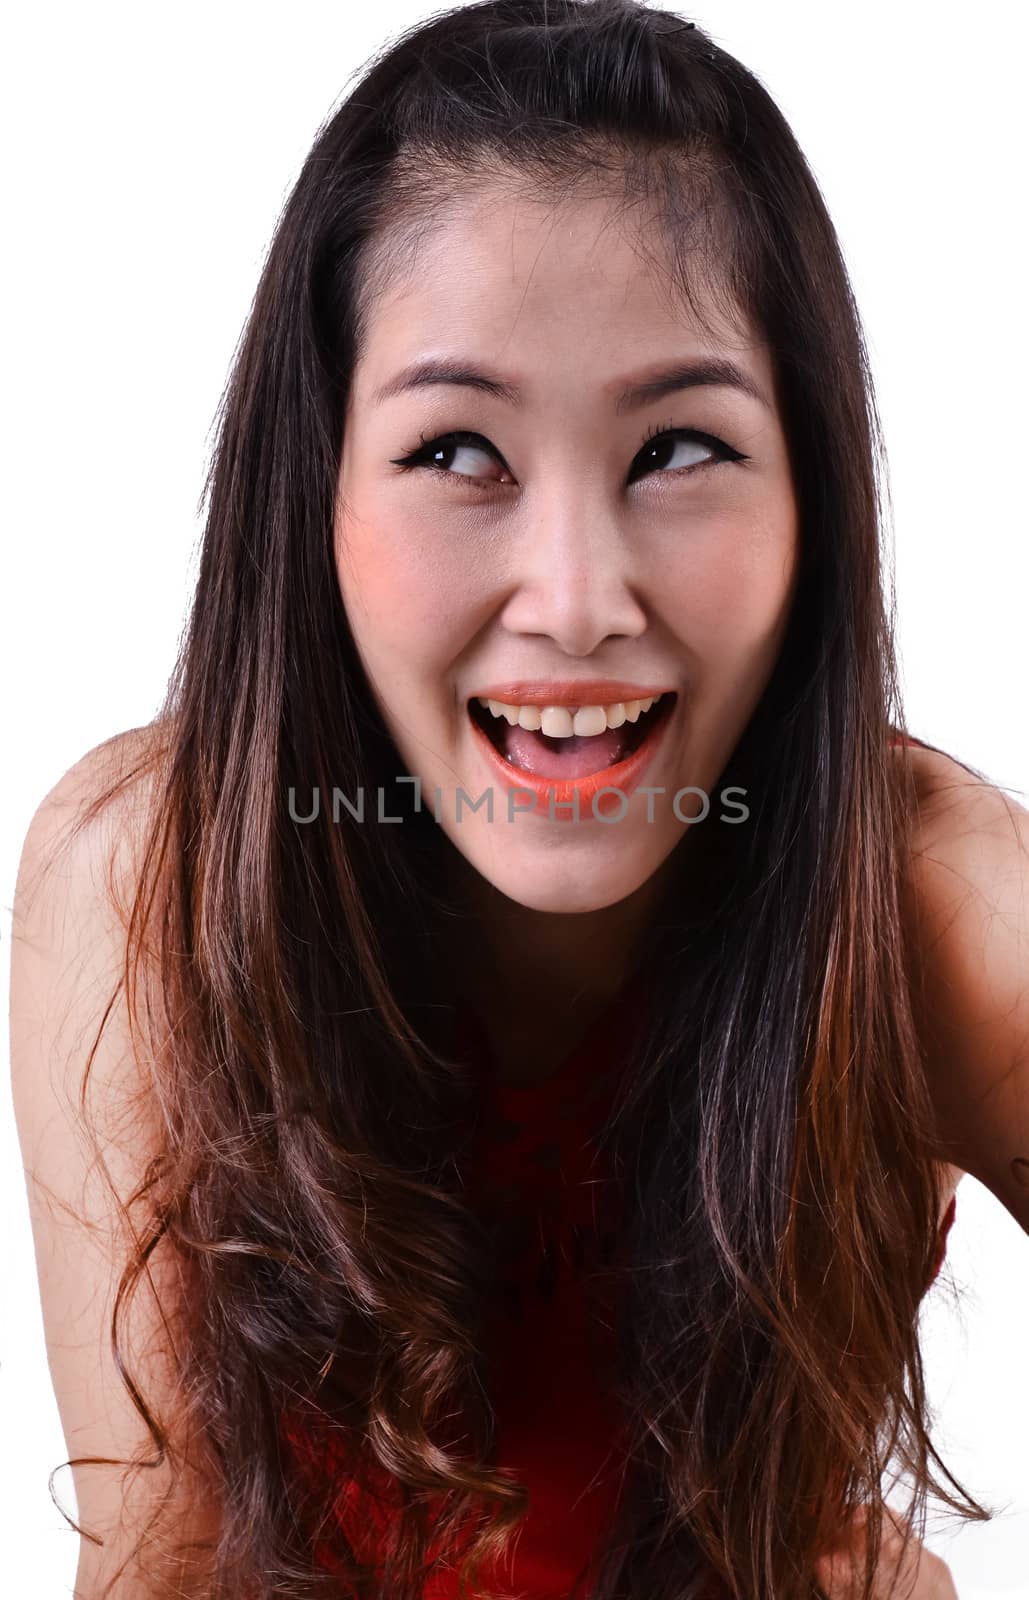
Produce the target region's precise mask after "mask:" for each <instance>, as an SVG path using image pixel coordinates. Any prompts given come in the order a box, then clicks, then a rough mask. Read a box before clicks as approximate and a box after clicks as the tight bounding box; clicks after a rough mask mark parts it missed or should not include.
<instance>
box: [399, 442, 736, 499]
mask: <svg viewBox="0 0 1029 1600" xmlns="http://www.w3.org/2000/svg"><path fill="white" fill-rule="evenodd" d="M419 439H420V443H419V444H418V445H416V446H415V448H414V449H413V450H410V451H408V452H407V454H406V455H403V456H401V457H399V459H393V460H392V461H391V463H390V464H391V465H392V466H394V467H400V468H401V469H402V470H404V471H407V470H409V469H410V468H412V467H424V468H427V469H428V471H430V472H436V473H438V474H439V475H440V477H443V478H462V479H464V480H465V481H466V482H468V483H470V484H473V485H474V486H475V487H476V488H480V489H490V488H493V487H495V486H498V485H499V486H500V487H506V486H507V484H509V483H512V482H513V481H514V478H513V475H509V477H508V478H507V479H498V478H488V479H485V480H484V479H482V478H476V477H473V476H472V475H471V474H470V473H466V472H454V471H453V470H452V469H451V468H450V467H449V466H443V465H442V458H445V457H450V456H453V455H454V454H455V453H457V454H459V453H460V452H461V451H462V450H465V451H468V452H470V453H471V454H475V453H478V454H480V455H485V456H489V457H491V458H492V460H493V461H495V462H497V463H498V464H499V465H500V466H501V467H502V468H503V470H504V472H506V473H508V474H510V469H509V467H508V466H507V464H506V462H505V461H504V459H503V457H502V456H501V455H500V452H499V451H498V450H497V449H495V447H494V446H493V445H491V444H490V442H489V440H488V439H484V438H483V436H482V434H481V433H468V432H466V431H464V430H461V431H458V432H455V433H441V434H439V435H438V437H436V438H435V439H426V437H425V435H424V434H420V435H419ZM679 446H686V447H687V448H686V449H685V450H684V452H683V453H684V454H685V456H686V458H687V459H686V460H685V461H682V460H680V462H679V464H678V465H677V466H674V467H673V468H672V471H671V473H668V474H665V473H663V472H662V474H661V475H662V476H666V475H667V476H671V477H676V476H678V475H679V474H688V473H691V472H696V471H700V470H702V469H703V468H705V467H712V466H718V465H719V464H720V463H722V462H724V461H747V460H749V459H750V458H749V457H748V456H745V455H743V454H742V453H741V452H740V451H739V450H734V449H733V447H732V446H731V445H728V444H726V443H725V442H724V440H722V439H716V438H715V436H714V434H710V433H703V432H701V430H700V429H699V428H665V429H662V430H655V431H654V432H652V433H651V434H649V435H648V436H647V438H646V439H645V440H644V441H643V448H642V449H641V450H640V451H639V452H638V454H637V456H636V458H635V461H634V462H633V466H632V468H631V469H630V476H629V481H630V483H632V482H635V481H636V478H637V477H638V476H639V474H638V473H637V471H636V466H637V463H639V464H641V466H642V467H643V469H644V475H646V471H645V469H646V468H648V467H660V468H665V467H667V466H668V465H669V463H670V462H671V461H674V459H675V454H676V451H677V449H678V447H679ZM698 449H699V450H700V452H701V458H700V459H697V458H696V451H697V450H698ZM690 457H693V459H690ZM433 458H435V459H433ZM705 458H706V459H705Z"/></svg>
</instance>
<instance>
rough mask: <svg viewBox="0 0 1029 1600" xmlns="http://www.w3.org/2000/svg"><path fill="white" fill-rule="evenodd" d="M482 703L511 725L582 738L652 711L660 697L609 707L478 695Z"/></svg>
mask: <svg viewBox="0 0 1029 1600" xmlns="http://www.w3.org/2000/svg"><path fill="white" fill-rule="evenodd" d="M476 698H477V699H478V702H479V704H480V706H484V707H486V709H487V710H489V711H490V712H491V713H492V715H493V716H495V717H504V718H506V720H507V721H508V722H509V723H510V724H511V726H512V727H514V726H515V724H516V723H517V724H518V726H519V727H521V728H528V729H529V730H530V731H538V732H540V733H544V734H546V735H547V737H548V738H549V739H570V738H571V737H572V735H573V734H575V735H576V736H577V737H579V738H583V737H589V736H591V735H592V734H596V733H603V732H604V730H605V728H620V727H621V726H622V723H623V722H635V721H636V720H637V718H638V717H639V716H640V715H641V713H642V712H644V711H649V710H650V708H651V706H652V705H654V703H655V702H656V701H658V700H660V699H661V696H660V695H659V694H652V695H651V696H650V698H649V700H617V701H615V703H614V704H613V705H610V706H579V707H577V708H576V707H575V706H509V705H505V704H504V702H503V701H502V700H484V699H483V698H482V696H481V695H478V696H477V697H476Z"/></svg>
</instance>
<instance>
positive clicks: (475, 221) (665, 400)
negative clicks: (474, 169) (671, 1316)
mask: <svg viewBox="0 0 1029 1600" xmlns="http://www.w3.org/2000/svg"><path fill="white" fill-rule="evenodd" d="M713 329H714V330H717V333H718V337H717V338H715V339H713V338H712V330H713ZM673 371H674V373H675V376H674V378H673V377H671V376H669V374H670V373H672V372H673ZM448 380H449V381H448ZM647 384H649V385H650V388H649V389H648V388H647V387H645V386H646V385H647ZM455 435H457V436H458V437H455ZM335 549H336V564H337V573H338V578H339V583H340V590H341V594H342V597H343V603H344V606H345V608H346V612H347V617H348V621H349V625H350V628H351V631H352V634H353V637H354V641H355V645H356V647H357V650H358V653H359V655H360V658H361V661H362V664H363V666H364V669H365V672H366V674H367V677H368V680H369V683H370V684H371V686H372V690H373V693H374V695H375V698H376V701H377V704H378V708H379V711H380V713H381V715H382V717H383V718H384V720H385V723H386V725H387V727H388V729H389V732H390V734H391V736H392V739H393V741H394V743H395V745H396V748H397V751H398V753H399V757H400V768H399V770H400V771H402V772H404V773H406V774H410V775H412V776H415V775H416V776H417V777H419V778H420V779H421V782H422V785H423V790H424V795H425V800H426V803H428V804H430V805H431V804H432V801H433V796H434V795H435V794H436V792H437V791H439V794H440V807H439V821H440V824H441V826H442V827H443V828H444V830H445V831H446V833H447V835H448V836H449V838H450V839H451V841H452V842H453V844H454V845H455V846H456V848H457V849H458V850H459V851H460V853H461V855H462V856H463V857H464V858H465V860H466V861H468V862H469V863H470V864H471V865H472V866H473V867H474V868H475V869H476V870H477V872H479V873H480V874H481V875H482V876H483V877H484V878H486V879H487V880H488V881H489V882H490V883H491V884H493V885H494V886H495V887H496V888H497V889H499V890H500V891H501V892H502V893H503V894H505V895H507V896H509V897H510V898H511V899H512V900H514V901H517V902H518V903H520V904H521V905H523V906H527V907H531V908H534V909H536V910H541V911H559V912H562V911H589V910H595V909H599V908H601V907H604V906H609V905H612V904H614V903H616V902H617V901H620V900H622V899H623V898H624V897H626V896H628V895H630V894H632V893H633V892H634V891H635V890H637V889H639V888H640V886H641V885H642V884H644V883H645V882H646V881H647V880H648V879H649V878H650V877H651V875H652V874H653V873H654V872H655V871H656V870H657V869H658V868H659V867H660V866H661V865H662V863H663V862H664V861H665V860H666V859H667V858H668V856H669V855H670V854H671V852H672V851H673V850H674V848H675V846H676V844H678V843H679V842H680V841H681V839H682V838H683V836H684V833H685V831H686V829H685V826H684V823H683V821H682V820H680V817H679V816H677V815H676V813H675V810H674V809H673V807H672V803H671V797H672V795H673V794H674V793H675V792H676V791H677V790H679V789H683V788H686V787H687V786H690V785H692V786H695V787H696V788H699V789H702V790H704V791H706V792H708V793H709V794H710V796H711V811H710V814H709V816H708V818H707V820H706V822H704V823H703V824H702V826H704V827H716V826H724V825H725V824H721V823H719V822H717V820H716V819H717V816H718V813H719V812H720V810H721V809H722V808H721V806H720V804H719V801H718V796H717V793H716V792H715V789H716V784H717V779H718V776H719V774H720V773H721V771H722V769H723V767H724V765H725V762H726V761H727V759H728V757H729V755H730V754H731V752H732V750H733V747H734V746H735V744H736V743H737V741H738V739H739V737H740V735H741V733H742V732H743V729H744V728H745V726H746V724H747V722H748V720H749V718H750V716H751V714H752V712H753V710H754V708H755V706H756V705H757V703H758V701H759V699H760V697H761V694H762V692H763V690H764V688H765V685H766V684H767V682H768V679H769V677H770V675H771V672H772V669H773V667H774V665H775V661H776V659H777V656H778V653H779V650H780V647H781V644H782V640H783V637H784V634H785V630H786V625H787V622H788V617H789V608H790V602H791V599H792V594H793V586H794V580H795V576H796V569H797V561H798V554H799V550H798V527H797V508H796V500H795V495H794V488H793V481H792V476H791V471H790V463H789V455H788V446H787V441H786V437H785V434H784V430H783V426H782V422H781V419H780V415H779V410H778V407H777V401H776V393H775V376H774V369H773V365H772V361H771V357H770V353H769V351H768V349H767V346H766V345H765V344H764V343H762V342H761V340H760V339H759V338H758V336H757V335H756V334H755V333H754V332H753V330H750V329H747V328H746V327H744V328H743V330H742V332H741V330H740V328H739V327H736V328H730V327H728V326H726V325H724V323H723V322H719V321H716V320H714V314H713V313H712V320H711V321H710V323H709V326H708V328H707V329H702V328H701V327H699V326H698V325H697V324H696V322H695V321H694V320H693V319H692V318H691V316H690V314H689V311H688V308H686V307H685V306H681V305H679V304H678V303H677V302H675V301H674V299H673V297H672V296H670V295H669V293H668V280H667V276H666V274H665V273H664V272H662V271H661V270H660V268H659V267H658V266H657V265H655V264H652V263H649V262H647V263H645V262H644V261H643V260H642V259H641V255H640V252H639V250H638V248H636V247H634V242H633V238H632V236H631V234H630V233H629V232H628V231H626V230H625V229H623V228H622V227H621V226H619V224H618V223H616V222H614V221H613V219H612V211H611V205H610V202H608V201H605V200H604V199H602V198H598V199H593V198H588V199H587V198H583V199H580V198H576V199H575V200H569V201H565V202H564V203H562V204H560V205H559V206H553V205H544V204H542V203H541V202H540V201H539V200H538V199H533V198H532V197H531V195H529V194H528V193H523V194H518V193H512V194H510V195H509V196H507V197H505V198H499V197H498V195H497V194H496V193H487V192H486V191H485V190H483V189H478V190H472V192H470V193H468V194H466V195H465V196H464V197H462V199H461V200H460V202H456V203H451V205H450V206H449V208H448V209H447V211H446V212H445V213H444V218H443V220H441V221H440V222H439V224H438V225H437V226H436V227H435V228H434V231H433V232H432V234H431V236H430V238H429V239H428V241H427V242H426V243H425V244H424V245H423V246H422V247H421V249H420V251H419V255H418V260H417V266H416V270H415V271H412V272H409V273H407V274H405V276H404V279H403V281H402V282H395V283H394V284H393V285H392V287H391V288H390V289H389V290H388V291H387V292H386V293H385V294H384V295H382V296H381V297H380V298H379V299H377V300H374V301H373V302H372V303H371V305H370V307H369V314H368V322H367V335H366V340H365V344H364V348H363V349H362V351H361V353H360V357H359V359H358V361H357V364H356V367H355V370H354V374H353V381H352V383H351V386H350V391H349V395H348V404H347V412H346V418H345V425H344V438H343V452H342V460H341V465H340V475H339V485H338V496H337V511H336V523H335ZM633 688H638V690H639V691H640V695H631V694H630V693H629V692H628V691H629V690H631V689H633ZM616 690H617V692H615V691H616ZM623 691H624V692H623ZM658 691H660V692H661V698H660V699H659V700H658V702H657V704H656V705H654V706H653V707H652V708H651V709H650V710H645V711H644V712H643V713H642V715H639V714H638V713H637V716H638V722H634V720H633V717H632V711H633V707H632V704H631V703H630V705H629V707H628V712H627V715H628V721H625V720H623V721H622V728H623V729H624V728H626V727H629V726H632V727H633V733H632V735H631V738H628V739H627V738H626V734H625V732H624V731H620V732H619V733H617V734H615V733H612V732H607V733H605V734H602V738H603V740H604V741H606V742H605V743H604V744H603V746H602V747H601V744H600V742H599V741H598V744H597V746H595V747H594V748H595V749H601V748H603V749H604V750H606V751H607V752H608V754H609V755H613V756H615V757H616V758H617V761H618V763H619V764H618V765H616V767H615V769H614V772H613V773H612V772H606V773H605V774H603V775H602V777H601V778H600V779H599V780H597V781H596V782H595V783H594V784H593V785H592V788H593V789H595V788H597V787H599V784H600V783H601V782H602V783H606V784H614V785H617V786H618V787H619V789H620V790H621V791H622V793H623V794H625V796H626V800H625V801H624V802H615V801H612V800H610V798H609V800H608V801H607V802H603V801H602V802H601V803H600V804H598V805H597V807H596V809H597V811H599V812H600V815H601V817H602V816H603V815H604V806H605V804H606V805H607V806H608V807H609V813H608V814H609V816H610V815H614V816H616V817H617V820H614V821H611V820H607V821H605V820H600V818H599V817H598V816H597V815H595V814H594V811H593V809H592V808H591V793H592V789H591V785H590V783H589V781H588V779H587V778H586V777H585V776H579V777H578V778H577V779H576V780H575V781H574V782H570V781H569V780H567V779H566V780H565V783H564V785H563V786H562V785H561V784H557V785H556V787H555V785H554V783H553V782H550V783H548V782H547V779H552V778H553V775H554V773H555V772H556V771H557V770H559V769H567V763H568V762H569V760H572V761H573V762H577V769H578V770H580V771H581V772H582V773H585V772H588V771H589V770H591V766H592V767H596V766H598V765H605V762H604V760H602V759H601V758H599V757H598V758H596V759H593V760H592V762H591V759H590V757H589V754H588V751H589V748H590V747H589V744H588V739H587V740H586V741H585V743H584V745H583V746H582V749H583V750H585V751H587V754H582V753H580V754H579V756H578V757H576V758H569V757H567V756H566V755H565V754H562V753H561V749H562V747H561V745H560V742H559V741H558V740H557V739H556V738H555V739H550V740H549V741H548V742H546V743H545V742H544V741H543V740H542V738H541V736H540V733H538V732H534V731H533V727H534V718H533V711H532V708H533V707H539V709H540V713H541V714H542V713H543V712H544V710H545V708H546V707H547V706H551V705H554V706H559V707H561V706H563V707H566V708H567V707H569V706H571V707H572V713H570V714H574V708H575V707H579V706H582V707H586V706H597V705H602V706H606V707H607V710H608V716H607V721H608V722H610V723H615V724H617V723H618V722H619V720H620V719H619V710H618V702H621V701H623V700H626V699H628V700H630V702H631V701H632V700H635V699H637V698H639V697H640V696H642V695H644V694H646V696H648V697H649V696H650V695H652V694H654V693H656V692H658ZM480 698H493V699H495V700H497V701H503V702H505V703H506V704H507V706H508V707H509V710H508V711H507V712H506V713H505V712H503V711H501V713H500V715H499V716H497V715H494V714H493V713H492V712H491V710H490V708H488V707H482V706H481V705H480V704H479V703H478V702H479V699H480ZM519 707H521V708H522V715H519V710H518V708H519ZM527 708H528V709H527ZM512 722H515V723H517V728H510V731H508V729H509V727H510V725H511V723H512ZM567 726H569V724H566V723H564V722H563V719H562V718H561V716H558V718H557V719H556V720H554V719H553V718H551V720H550V721H549V722H546V723H544V725H543V728H542V732H543V733H546V732H547V729H548V727H549V728H552V729H553V728H557V727H562V728H564V727H567ZM580 727H581V728H582V729H583V730H586V729H589V730H591V731H597V730H598V729H600V727H601V723H600V721H599V720H598V719H597V715H596V713H595V712H593V713H590V715H588V716H586V717H585V718H584V720H583V722H582V723H581V724H580ZM512 740H514V741H518V745H517V748H518V750H519V751H520V752H521V757H520V759H514V760H509V759H505V757H504V755H503V754H502V753H501V751H502V750H503V748H504V746H505V742H507V741H512ZM574 742H575V743H578V741H574ZM636 746H638V747H639V748H638V749H635V748H634V747H636ZM564 748H565V750H567V749H569V748H571V746H565V747H564ZM534 752H535V754H534ZM526 761H528V762H529V764H532V765H534V766H535V769H536V772H537V774H542V777H537V779H536V781H535V783H532V782H531V780H529V779H526V778H525V777H524V765H525V763H526ZM520 772H522V773H523V777H522V779H520V777H519V773H520ZM641 784H642V785H647V786H656V787H660V788H663V789H664V790H665V793H664V794H657V795H656V796H652V797H650V799H649V800H648V797H647V796H646V795H645V794H644V793H643V792H642V791H641V790H640V789H639V787H638V785H641ZM510 785H516V786H521V787H523V790H524V789H525V788H526V787H531V788H534V789H535V791H536V794H537V796H539V795H540V794H541V793H544V794H548V795H552V797H553V798H554V799H555V801H561V800H564V799H567V798H569V797H570V795H571V792H572V790H573V789H574V788H575V787H578V788H579V789H580V792H581V803H580V807H579V815H580V819H581V820H580V821H578V822H576V823H571V822H570V816H571V808H570V807H569V806H567V805H565V806H561V805H555V806H554V807H552V808H550V809H548V806H547V805H546V804H544V803H543V802H542V800H541V799H539V798H537V799H536V800H535V801H533V800H532V799H531V797H530V795H529V794H527V793H524V792H523V796H522V799H521V800H520V801H519V802H518V804H519V805H520V806H523V807H525V806H528V805H530V804H534V805H535V808H536V809H535V810H532V811H530V810H528V809H517V810H516V811H515V812H514V814H512V813H511V811H510V809H509V805H510V802H509V800H508V795H507V793H506V792H505V791H506V788H507V787H508V786H510ZM459 788H460V789H462V790H463V791H464V796H465V800H464V803H463V806H462V811H461V816H460V818H458V816H457V809H456V807H457V791H458V789H459ZM490 789H492V791H493V796H492V798H493V808H492V809H493V817H492V821H491V820H490V819H489V815H488V812H487V807H486V806H485V805H483V806H480V808H479V809H478V810H477V811H473V810H472V809H471V806H470V805H469V800H470V801H472V802H474V801H475V800H477V799H478V798H479V797H480V796H482V795H484V794H485V793H486V791H487V790H490ZM699 803H700V802H699V800H698V798H697V797H696V796H692V797H690V796H687V797H686V799H685V800H684V801H683V802H682V807H683V814H685V815H690V814H695V813H696V811H697V809H698V806H699ZM551 810H552V811H553V815H551ZM741 825H742V826H746V824H745V823H743V824H741Z"/></svg>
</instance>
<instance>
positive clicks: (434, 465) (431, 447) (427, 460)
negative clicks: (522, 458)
mask: <svg viewBox="0 0 1029 1600" xmlns="http://www.w3.org/2000/svg"><path fill="white" fill-rule="evenodd" d="M419 438H420V440H421V443H420V444H419V445H418V446H416V448H415V449H414V450H410V451H408V453H407V454H406V455H403V456H401V457H400V459H399V460H394V461H393V462H392V463H391V465H393V466H394V467H401V468H403V469H405V470H408V469H409V468H411V467H427V468H428V469H429V471H430V472H438V473H439V474H440V476H441V477H444V478H466V479H467V481H468V482H469V483H472V484H475V485H477V486H478V487H480V488H485V489H489V488H492V487H493V486H494V484H496V483H499V482H503V481H504V480H502V479H497V478H493V479H487V480H486V481H483V479H482V478H478V477H475V476H474V475H473V474H471V473H466V472H454V471H452V469H451V468H450V467H446V466H443V465H442V461H441V458H442V457H446V456H452V455H454V454H455V453H460V451H462V450H466V451H469V452H470V453H471V454H473V455H474V454H476V453H478V454H479V455H484V456H487V457H488V458H489V459H490V460H491V461H493V462H496V463H499V465H500V466H502V467H503V470H504V472H506V473H508V474H509V479H508V481H510V482H513V481H514V479H513V477H511V476H510V469H509V468H508V467H507V466H506V465H504V463H503V461H502V460H501V457H500V455H499V454H498V452H497V451H496V450H495V449H494V448H493V446H492V445H491V444H489V443H488V442H487V440H485V439H484V438H483V437H482V434H481V433H466V432H459V433H441V434H440V435H439V437H438V438H436V439H426V438H425V435H424V434H420V435H419Z"/></svg>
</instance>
